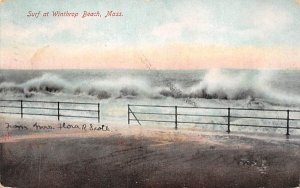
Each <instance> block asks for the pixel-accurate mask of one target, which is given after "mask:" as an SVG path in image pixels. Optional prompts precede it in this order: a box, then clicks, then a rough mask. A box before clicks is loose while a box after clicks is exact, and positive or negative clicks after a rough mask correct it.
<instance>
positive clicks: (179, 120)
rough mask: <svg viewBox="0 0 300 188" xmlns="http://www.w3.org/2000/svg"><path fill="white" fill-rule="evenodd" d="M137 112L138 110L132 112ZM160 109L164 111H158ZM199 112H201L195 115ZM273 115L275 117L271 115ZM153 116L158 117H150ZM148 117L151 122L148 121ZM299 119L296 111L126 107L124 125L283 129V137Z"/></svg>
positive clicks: (156, 106) (299, 127)
mask: <svg viewBox="0 0 300 188" xmlns="http://www.w3.org/2000/svg"><path fill="white" fill-rule="evenodd" d="M137 109H138V111H135V110H137ZM159 109H160V110H159ZM145 110H146V111H145ZM162 110H163V111H164V112H159V111H162ZM205 110H206V111H210V113H203V111H205ZM166 111H167V112H166ZM191 111H192V112H193V113H192V112H191ZM199 111H200V112H202V113H199ZM215 112H218V114H215ZM250 112H256V114H254V115H249V114H251V113H250ZM274 114H276V115H277V116H274ZM145 115H147V117H144V116H145ZM157 116H159V117H160V118H153V117H157ZM149 117H150V118H151V119H149ZM162 117H163V119H162ZM186 117H189V118H190V117H196V118H200V119H198V120H186V119H188V118H186ZM299 117H300V110H282V109H253V108H249V109H248V108H217V107H190V106H162V105H130V104H129V105H128V124H130V122H131V121H136V122H137V123H138V124H139V125H141V122H158V123H174V124H175V129H177V128H178V124H200V125H222V126H226V128H227V132H228V133H230V131H231V129H230V128H231V126H240V127H260V128H275V129H286V135H289V134H290V129H300V126H297V125H291V123H292V124H295V123H297V122H300V118H299ZM183 118H185V119H183ZM205 118H206V119H210V121H209V122H208V121H207V120H206V121H203V120H205ZM220 118H221V120H220ZM237 120H248V121H249V120H263V121H276V122H277V121H278V122H279V123H278V124H279V125H276V126H275V125H274V124H273V123H272V122H264V123H269V125H266V124H264V125H259V124H248V123H244V122H236V121H237ZM246 122H247V121H246ZM270 124H271V125H270Z"/></svg>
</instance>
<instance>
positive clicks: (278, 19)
mask: <svg viewBox="0 0 300 188" xmlns="http://www.w3.org/2000/svg"><path fill="white" fill-rule="evenodd" d="M299 1H300V0H299ZM252 22H253V25H254V26H255V27H256V28H257V29H260V30H262V31H264V32H278V31H282V30H284V29H285V28H286V27H287V26H289V25H290V24H291V23H292V22H293V19H292V16H291V15H290V14H289V12H288V11H287V10H285V9H282V8H279V7H275V6H272V5H266V6H263V7H261V8H259V9H258V10H257V11H256V12H254V15H253V17H252Z"/></svg>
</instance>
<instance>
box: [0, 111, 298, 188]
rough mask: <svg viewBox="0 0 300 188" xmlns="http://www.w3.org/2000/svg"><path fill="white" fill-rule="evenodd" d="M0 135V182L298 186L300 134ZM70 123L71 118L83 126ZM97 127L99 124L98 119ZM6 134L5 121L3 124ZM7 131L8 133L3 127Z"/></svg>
mask: <svg viewBox="0 0 300 188" xmlns="http://www.w3.org/2000/svg"><path fill="white" fill-rule="evenodd" d="M1 117H2V120H1V122H9V123H10V124H12V125H13V124H17V125H23V126H24V125H26V126H27V127H28V130H16V129H15V130H13V131H12V132H10V136H9V137H6V139H4V137H2V140H1V144H0V146H1V147H0V152H1V155H0V156H1V163H0V172H1V179H0V180H1V183H2V184H3V185H4V186H11V187H46V188H47V187H297V186H298V185H299V174H300V152H299V151H300V137H299V136H297V135H294V136H290V137H289V138H286V136H285V135H280V134H266V133H260V134H253V133H230V134H228V133H226V132H220V131H209V130H202V129H199V128H181V129H178V130H175V129H171V128H169V127H161V126H158V125H149V126H139V125H126V124H106V126H108V127H109V131H103V130H100V131H99V130H98V131H90V130H85V131H84V130H80V129H75V128H74V129H66V130H64V129H55V130H36V129H35V128H33V127H32V126H33V125H34V124H35V123H38V124H40V125H49V124H51V125H53V127H59V125H60V124H61V123H62V122H58V121H52V120H51V121H49V120H43V119H32V118H27V119H26V118H25V119H18V118H15V117H7V116H6V117H5V120H4V117H3V116H1ZM84 123H86V122H84V121H82V122H78V121H73V122H72V121H71V122H66V124H70V125H71V124H72V125H75V124H77V125H81V124H84ZM94 126H101V124H97V123H94ZM1 130H2V132H1V133H2V134H3V133H4V134H5V131H6V129H5V126H3V125H1ZM6 133H7V132H6Z"/></svg>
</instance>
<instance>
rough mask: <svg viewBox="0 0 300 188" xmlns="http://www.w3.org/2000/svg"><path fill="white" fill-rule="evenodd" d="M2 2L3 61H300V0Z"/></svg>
mask: <svg viewBox="0 0 300 188" xmlns="http://www.w3.org/2000/svg"><path fill="white" fill-rule="evenodd" d="M0 2H1V3H0V14H1V19H0V25H1V29H0V49H1V51H0V68H1V69H64V68H66V69H67V68H68V69H70V68H71V69H76V68H97V69H103V68H104V69H111V68H113V69H149V67H150V66H149V65H151V69H207V68H239V69H240V68H242V69H244V68H245V69H256V68H259V69H299V68H300V62H299V61H300V0H222V1H221V0H195V1H193V0H189V1H182V0H172V1H171V0H131V1H129V0H128V1H122V0H107V1H105V0H102V1H98V0H90V1H86V0H72V1H71V0H69V1H61V0H44V1H40V0H32V1H26V0H0ZM29 11H31V12H33V13H36V12H39V11H41V13H40V15H39V17H37V18H35V17H33V16H28V14H29ZM53 11H61V12H66V11H68V12H72V13H76V12H77V13H78V16H77V17H72V16H63V17H53V16H52V12H53ZM84 11H88V12H97V11H99V12H100V13H101V17H97V16H94V17H85V18H82V14H83V12H84ZM107 11H113V12H117V13H121V14H122V16H114V17H107V18H105V15H106V14H107ZM46 12H49V16H42V14H43V13H46ZM145 62H146V63H145Z"/></svg>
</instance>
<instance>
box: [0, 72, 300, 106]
mask: <svg viewBox="0 0 300 188" xmlns="http://www.w3.org/2000/svg"><path fill="white" fill-rule="evenodd" d="M273 79H274V75H272V74H271V73H270V72H260V73H257V74H249V73H245V72H242V73H241V72H238V73H229V72H226V71H223V70H220V69H213V70H209V71H208V72H207V73H206V74H205V76H204V77H203V78H202V79H201V80H200V81H199V83H197V84H193V85H192V86H189V87H186V86H184V85H182V84H179V83H176V82H171V81H161V82H160V83H158V84H153V83H152V82H150V81H149V80H147V79H145V78H140V77H139V78H137V77H132V76H131V77H130V76H127V77H126V76H124V77H121V78H117V79H112V78H111V79H107V78H106V79H105V78H103V79H100V78H98V79H97V80H81V81H73V80H70V79H69V80H67V79H63V78H62V77H60V76H57V75H55V74H49V73H46V74H44V75H42V76H40V77H37V78H33V79H31V80H28V81H25V82H23V83H20V84H17V83H14V82H6V81H2V82H0V93H18V94H22V95H24V96H25V97H33V96H35V95H39V94H46V95H55V94H60V93H65V94H72V95H87V96H93V97H97V98H98V99H110V98H143V97H144V98H163V97H172V98H206V99H228V100H239V99H249V100H250V101H251V100H253V99H255V98H260V99H264V100H267V101H269V102H275V103H285V104H292V103H299V104H300V96H299V95H296V94H294V95H292V94H288V93H286V92H284V91H280V90H276V89H275V88H273V87H271V86H270V81H272V80H273Z"/></svg>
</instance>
